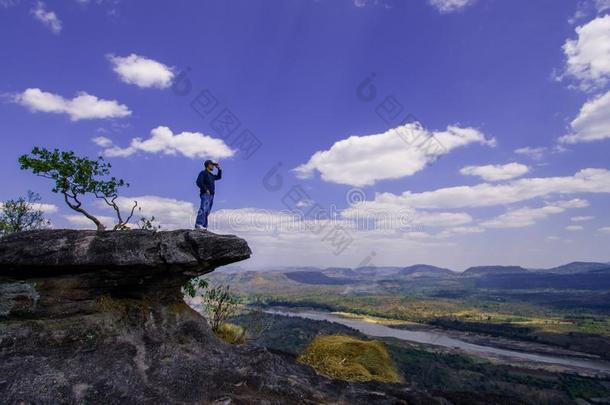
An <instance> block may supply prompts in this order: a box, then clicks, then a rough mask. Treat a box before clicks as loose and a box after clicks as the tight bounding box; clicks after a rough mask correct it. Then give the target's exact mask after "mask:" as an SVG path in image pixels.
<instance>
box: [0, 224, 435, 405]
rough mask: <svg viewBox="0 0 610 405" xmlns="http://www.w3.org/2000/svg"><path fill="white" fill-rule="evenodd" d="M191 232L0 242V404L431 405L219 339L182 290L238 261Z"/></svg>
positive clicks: (244, 248)
mask: <svg viewBox="0 0 610 405" xmlns="http://www.w3.org/2000/svg"><path fill="white" fill-rule="evenodd" d="M250 254H251V252H250V249H249V248H248V245H247V243H246V242H245V241H244V240H243V239H240V238H238V237H235V236H231V235H216V234H213V233H202V232H199V231H186V230H181V231H172V232H157V233H153V232H149V231H136V230H133V231H107V232H95V231H75V230H44V231H32V232H23V233H19V234H13V235H10V236H8V237H6V238H4V239H2V240H1V241H0V402H1V403H3V404H4V403H8V404H10V403H22V402H25V403H104V404H113V403H130V404H136V403H218V404H231V403H267V404H276V403H277V404H287V403H295V404H296V403H299V404H307V403H380V404H383V403H426V404H428V403H435V402H437V401H442V400H437V399H434V398H432V397H430V396H428V395H426V394H424V393H420V392H415V391H412V390H410V389H409V388H408V387H406V386H401V385H385V384H380V383H372V384H350V383H346V382H341V381H335V380H328V379H326V378H323V377H321V376H319V375H317V374H315V373H314V372H313V371H312V370H311V369H310V368H308V367H306V366H302V365H299V364H296V363H295V362H294V361H292V360H291V359H289V358H285V357H283V356H279V355H276V354H272V353H269V352H268V351H267V350H266V349H264V348H261V347H255V346H248V345H243V346H230V345H228V344H226V343H224V342H222V341H220V340H218V339H217V338H216V337H215V336H214V334H213V333H212V332H211V330H210V328H209V327H208V325H207V323H206V321H205V319H204V318H202V317H201V316H200V315H199V314H198V313H197V312H195V311H194V310H192V309H191V308H190V307H188V306H187V305H186V304H185V303H184V301H183V299H182V293H181V286H182V285H184V283H185V282H186V281H187V280H188V279H190V278H193V277H195V276H198V275H202V274H206V273H209V272H211V271H213V270H214V269H215V268H216V267H218V266H222V265H224V264H228V263H232V262H236V261H240V260H244V259H246V258H248V257H249V256H250Z"/></svg>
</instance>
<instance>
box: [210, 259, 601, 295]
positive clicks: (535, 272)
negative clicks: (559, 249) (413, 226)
mask: <svg viewBox="0 0 610 405" xmlns="http://www.w3.org/2000/svg"><path fill="white" fill-rule="evenodd" d="M223 272H224V273H225V274H227V275H228V276H232V277H240V279H241V282H245V283H249V284H252V285H274V284H277V286H276V287H277V288H280V289H281V288H284V287H290V286H291V285H292V286H294V287H296V286H298V285H312V286H313V285H326V286H346V288H350V289H353V290H355V291H371V289H376V288H381V289H384V288H399V289H400V288H409V286H414V285H418V286H431V287H433V286H437V285H441V284H442V285H453V286H454V287H456V286H457V287H459V286H462V288H465V287H466V286H467V285H471V286H476V288H486V289H500V290H528V289H571V290H575V289H576V290H606V289H608V290H610V264H609V263H599V262H572V263H568V264H564V265H561V266H557V267H553V268H549V269H526V268H523V267H520V266H475V267H470V268H468V269H466V270H465V271H463V272H461V273H460V272H456V271H452V270H450V269H446V268H442V267H436V266H432V265H428V264H415V265H412V266H407V267H398V266H385V267H377V266H366V267H358V268H355V269H350V268H347V267H328V268H318V267H310V266H308V267H281V268H274V269H270V270H268V271H245V270H243V269H237V270H236V269H235V268H229V269H225V270H221V271H220V272H219V273H223ZM235 280H236V279H235ZM295 283H296V284H295ZM439 283H441V284H439ZM447 283H449V284H447Z"/></svg>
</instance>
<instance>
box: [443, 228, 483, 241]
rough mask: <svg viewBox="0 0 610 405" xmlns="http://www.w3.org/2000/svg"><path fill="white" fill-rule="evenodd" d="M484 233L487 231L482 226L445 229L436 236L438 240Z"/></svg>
mask: <svg viewBox="0 0 610 405" xmlns="http://www.w3.org/2000/svg"><path fill="white" fill-rule="evenodd" d="M482 232H485V229H484V228H482V227H480V226H456V227H454V228H449V229H445V230H443V231H442V232H440V233H438V234H437V235H436V236H437V237H438V238H451V237H453V236H458V235H468V234H473V233H482Z"/></svg>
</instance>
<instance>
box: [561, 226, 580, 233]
mask: <svg viewBox="0 0 610 405" xmlns="http://www.w3.org/2000/svg"><path fill="white" fill-rule="evenodd" d="M565 230H566V231H570V232H577V231H582V230H583V227H582V226H580V225H568V226H566V227H565Z"/></svg>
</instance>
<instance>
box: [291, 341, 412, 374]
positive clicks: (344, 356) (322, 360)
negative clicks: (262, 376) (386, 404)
mask: <svg viewBox="0 0 610 405" xmlns="http://www.w3.org/2000/svg"><path fill="white" fill-rule="evenodd" d="M298 361H299V362H301V363H304V364H307V365H309V366H311V367H313V368H314V369H315V370H316V371H317V372H318V373H320V374H323V375H325V376H327V377H331V378H336V379H339V380H345V381H371V380H376V381H383V382H390V383H400V382H403V379H402V377H401V376H400V375H399V374H398V372H397V371H396V366H395V365H394V362H393V361H392V358H391V357H390V354H389V353H388V351H387V349H386V347H385V345H384V344H383V343H382V342H379V341H376V340H370V341H367V340H360V339H356V338H353V337H351V336H344V335H332V336H318V337H317V338H315V339H314V340H313V342H311V344H310V345H309V346H307V348H306V349H305V351H303V353H302V354H301V356H299V359H298Z"/></svg>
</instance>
